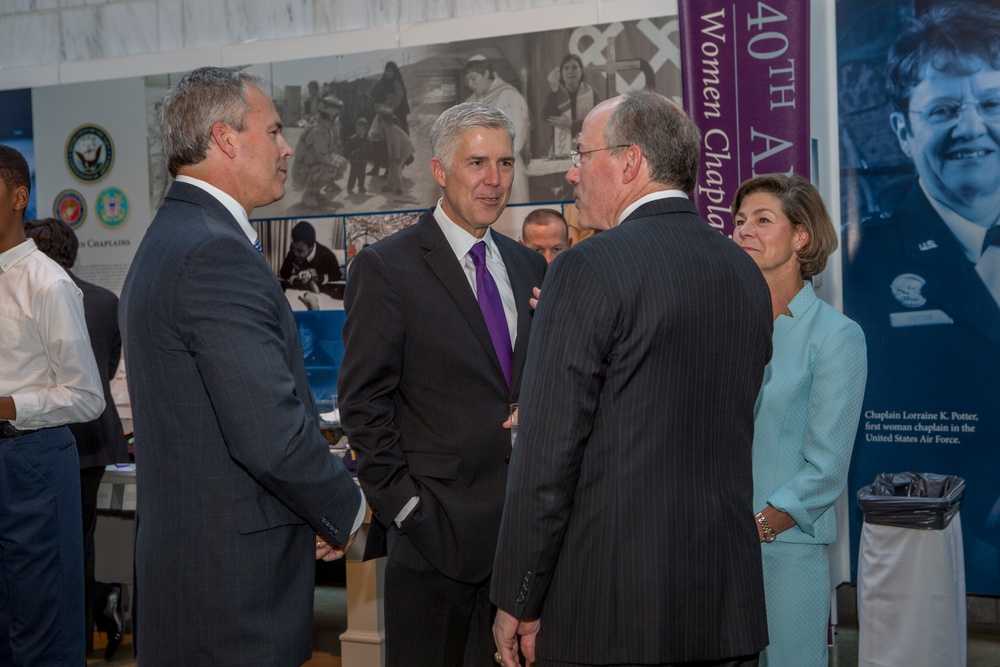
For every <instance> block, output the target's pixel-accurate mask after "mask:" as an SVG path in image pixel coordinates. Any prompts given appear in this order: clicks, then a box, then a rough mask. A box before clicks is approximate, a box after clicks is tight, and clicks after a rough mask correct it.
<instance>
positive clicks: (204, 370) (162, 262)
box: [120, 68, 364, 667]
mask: <svg viewBox="0 0 1000 667" xmlns="http://www.w3.org/2000/svg"><path fill="white" fill-rule="evenodd" d="M262 85H263V82H262V81H261V80H259V79H258V78H257V77H254V76H252V75H250V74H248V73H246V72H235V71H229V70H224V69H219V68H202V69H199V70H196V71H194V72H192V73H191V74H189V75H187V76H185V77H184V78H183V79H181V80H180V81H179V82H178V83H177V84H175V85H174V86H173V87H172V88H171V90H170V91H169V92H168V93H167V96H166V99H165V100H164V102H163V108H162V111H161V123H160V124H161V128H162V133H163V141H164V147H165V151H166V155H167V167H168V169H169V170H170V173H171V175H173V176H176V180H175V181H174V183H173V185H172V186H171V188H170V190H169V192H168V193H167V196H166V199H164V202H163V205H162V206H161V207H160V209H159V211H158V212H157V214H156V217H155V218H154V219H153V222H152V224H151V225H150V227H149V230H148V232H147V233H146V236H145V238H143V241H142V243H141V244H140V246H139V249H138V252H137V253H136V255H135V259H134V261H133V263H132V268H131V269H130V271H129V275H128V277H127V278H126V281H125V286H124V288H123V290H122V298H121V307H120V320H121V330H122V339H123V341H124V346H125V361H126V371H127V377H128V384H129V392H130V394H131V397H132V408H133V420H134V425H135V436H136V445H135V449H136V452H135V455H136V468H137V486H138V488H137V490H138V498H137V504H136V534H135V540H136V545H135V572H136V604H135V608H136V631H135V641H136V649H137V657H138V660H139V662H140V663H141V664H142V665H143V666H144V667H156V666H157V665H170V666H174V665H186V666H192V667H193V666H195V665H202V666H205V667H208V666H209V665H211V666H213V667H218V666H220V665H233V666H236V665H239V666H240V667H248V666H258V667H275V666H288V667H291V666H292V665H301V664H302V663H303V662H305V661H306V660H308V659H309V658H310V657H311V655H312V613H313V589H314V579H315V568H314V566H313V565H312V563H311V559H312V557H313V555H314V554H315V555H316V557H324V558H332V557H339V556H341V555H343V551H344V549H346V547H347V546H348V545H349V544H350V541H351V539H353V535H354V534H355V532H356V531H357V529H358V528H359V526H360V524H361V521H362V520H363V518H364V512H363V508H362V503H361V494H360V492H359V490H358V489H357V487H356V485H355V484H354V482H353V480H352V479H351V477H350V475H349V474H348V473H347V471H346V469H345V468H344V466H343V464H342V463H341V461H340V460H339V459H336V458H335V457H333V456H332V455H331V454H330V451H329V448H328V446H327V443H326V442H325V440H324V439H323V437H322V436H321V434H320V431H319V427H318V416H317V414H316V406H315V405H314V403H313V399H312V393H311V392H310V391H309V383H308V380H307V378H306V370H305V365H304V361H303V355H302V347H301V345H300V344H299V337H298V328H297V327H296V324H295V318H294V317H293V316H292V311H291V309H290V308H289V305H288V301H287V300H286V299H285V296H284V294H283V292H282V290H281V287H280V286H279V285H278V281H277V280H276V279H275V277H274V274H273V272H272V271H271V269H270V268H269V267H268V265H267V262H266V261H265V260H264V258H263V256H262V255H261V253H260V252H259V242H258V240H257V235H256V233H254V231H253V228H252V227H251V226H250V224H249V222H248V216H249V213H250V211H251V210H252V209H254V208H255V207H257V206H265V205H267V204H270V203H271V202H274V201H276V200H278V199H280V198H281V197H282V196H283V195H284V192H285V187H284V181H285V178H286V175H287V159H288V158H289V157H291V155H292V150H291V149H290V148H289V146H288V144H287V143H286V142H285V140H284V138H283V137H282V135H281V120H280V118H279V117H278V114H277V112H276V111H275V108H274V104H273V103H272V102H271V100H270V99H269V98H268V96H267V95H266V94H265V93H264V91H263V90H262V88H261V86H262ZM255 246H257V247H256V248H255ZM317 534H318V537H317Z"/></svg>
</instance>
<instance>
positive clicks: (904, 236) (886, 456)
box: [837, 0, 1000, 595]
mask: <svg viewBox="0 0 1000 667" xmlns="http://www.w3.org/2000/svg"><path fill="white" fill-rule="evenodd" d="M837 14H838V15H837V44H838V78H839V81H838V98H839V113H840V132H841V161H842V162H841V164H842V173H841V196H842V202H841V204H842V210H843V211H844V216H845V217H844V220H843V222H844V236H843V257H844V310H845V313H846V314H847V315H848V316H849V317H851V318H852V319H854V320H856V321H857V322H858V323H860V324H861V326H862V327H863V328H864V330H865V335H866V337H867V340H868V359H869V361H868V363H869V370H868V386H867V393H866V395H865V402H864V408H863V412H862V418H861V423H860V426H859V428H858V436H857V441H856V445H855V454H854V463H853V467H852V471H851V477H850V480H849V487H848V488H849V492H850V494H851V503H852V507H853V512H852V515H851V538H852V540H851V544H852V549H851V551H852V563H853V568H852V572H853V574H854V576H856V574H857V569H856V568H857V547H858V539H859V535H860V530H861V524H862V517H861V513H860V511H859V510H858V509H857V507H856V505H855V502H854V498H855V494H856V493H857V491H858V489H859V488H861V487H863V486H865V485H867V484H870V483H871V482H872V481H873V480H874V478H875V476H876V475H877V474H879V473H883V472H888V473H894V472H903V471H912V472H917V473H938V474H944V475H956V476H958V477H961V478H963V479H965V481H966V491H965V496H964V500H963V501H962V505H961V516H962V529H963V533H964V547H965V570H966V576H967V589H968V591H969V592H970V593H980V594H989V595H997V594H998V593H1000V578H998V562H1000V561H998V553H1000V483H998V481H997V473H996V471H997V470H998V469H1000V448H998V447H997V444H998V442H1000V411H998V410H997V409H996V405H997V399H996V396H997V381H998V379H1000V247H998V246H992V245H990V243H989V242H988V241H989V238H990V234H991V233H990V232H989V231H988V230H989V229H990V228H991V227H993V228H994V229H996V223H997V219H998V217H1000V92H998V91H1000V62H997V61H996V53H997V45H998V44H1000V2H962V3H944V2H928V1H926V0H924V1H920V0H918V1H916V2H915V1H914V0H896V1H890V2H880V3H872V2H869V1H868V0H841V1H840V2H838V3H837Z"/></svg>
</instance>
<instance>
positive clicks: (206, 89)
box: [160, 67, 265, 176]
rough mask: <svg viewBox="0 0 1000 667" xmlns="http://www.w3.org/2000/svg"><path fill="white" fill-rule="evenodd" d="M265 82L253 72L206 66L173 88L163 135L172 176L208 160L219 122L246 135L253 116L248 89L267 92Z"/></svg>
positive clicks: (163, 114)
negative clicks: (248, 120) (247, 123)
mask: <svg viewBox="0 0 1000 667" xmlns="http://www.w3.org/2000/svg"><path fill="white" fill-rule="evenodd" d="M264 83H265V82H264V79H263V78H262V77H259V76H257V75H256V74H250V73H249V72H244V71H240V70H232V69H226V68H223V67H202V68H200V69H196V70H194V71H193V72H191V73H190V74H187V75H186V76H184V77H183V78H182V79H181V80H180V81H178V82H177V83H175V84H174V85H173V86H171V88H170V90H168V91H167V95H166V97H164V98H163V106H162V107H161V108H160V134H161V136H162V137H163V150H164V152H165V153H166V156H167V169H168V170H169V171H170V175H171V176H176V175H177V172H178V171H180V169H181V168H182V167H187V166H190V165H194V164H198V163H200V162H202V161H203V160H204V159H205V156H206V155H207V153H208V146H209V141H210V139H211V137H212V126H213V125H215V124H216V123H225V124H226V125H228V126H229V127H231V128H233V129H234V130H236V131H237V132H242V131H243V128H244V124H245V123H246V119H247V115H248V114H249V113H250V104H249V103H248V102H247V86H248V85H252V86H256V87H258V88H260V89H261V90H263V88H264Z"/></svg>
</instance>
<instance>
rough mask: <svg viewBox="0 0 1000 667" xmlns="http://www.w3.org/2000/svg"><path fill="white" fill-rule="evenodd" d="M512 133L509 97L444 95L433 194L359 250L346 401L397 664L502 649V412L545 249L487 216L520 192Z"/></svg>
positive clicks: (443, 661) (434, 144)
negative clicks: (505, 101)
mask: <svg viewBox="0 0 1000 667" xmlns="http://www.w3.org/2000/svg"><path fill="white" fill-rule="evenodd" d="M513 141H514V126H513V123H512V122H511V121H510V119H509V118H507V116H506V115H505V114H504V113H503V112H502V111H500V110H499V109H496V108H494V107H490V106H487V105H484V104H479V103H466V104H459V105H457V106H454V107H452V108H451V109H448V110H446V111H445V112H444V113H443V114H441V116H439V117H438V119H437V120H436V121H435V123H434V125H433V127H432V128H431V151H432V154H433V156H434V157H433V158H432V159H431V165H430V166H431V172H432V173H433V175H434V179H435V180H436V181H437V183H438V185H440V186H441V190H442V197H441V199H440V200H438V204H437V206H436V207H435V208H432V209H431V210H429V211H427V212H426V213H425V214H424V215H423V217H422V218H421V219H420V220H419V221H418V222H417V223H416V224H414V225H413V226H411V227H408V228H406V229H404V230H402V231H400V232H398V233H396V234H394V235H392V236H390V237H388V238H386V239H384V240H382V241H379V242H378V243H376V244H374V245H372V246H370V247H368V248H365V249H364V250H362V251H361V252H359V253H358V254H357V256H356V257H355V258H354V260H353V261H352V262H351V273H350V280H349V281H348V283H347V292H346V296H345V300H344V306H345V309H346V311H347V321H346V323H345V324H344V348H345V349H344V363H343V365H342V366H341V369H340V392H339V395H340V410H341V418H342V420H343V423H344V428H345V429H346V431H347V435H348V437H349V438H350V442H351V447H353V448H355V449H356V450H357V451H358V454H359V461H358V479H359V480H360V481H361V486H362V488H363V489H364V491H365V496H366V498H367V499H368V501H369V503H370V504H371V507H372V515H373V521H372V525H371V530H370V531H369V534H368V545H367V548H366V556H369V555H372V556H381V555H385V554H386V553H387V554H388V562H387V563H386V567H385V628H386V664H387V665H388V667H458V666H460V665H463V664H464V665H468V666H470V667H481V666H482V665H483V664H484V663H485V664H490V662H491V661H492V655H493V641H492V637H491V636H490V625H491V623H492V620H493V609H492V608H491V605H490V601H489V598H488V593H489V582H490V573H491V571H492V569H493V554H494V551H495V546H496V539H497V530H498V528H499V525H500V512H501V509H502V507H503V498H504V485H505V484H506V481H507V457H508V456H509V455H510V433H509V432H508V431H507V430H506V429H504V428H503V423H504V422H505V420H506V419H507V415H508V411H509V404H510V402H511V401H516V400H517V395H518V388H519V387H520V384H521V368H522V367H523V365H524V357H525V353H526V351H527V347H528V333H529V329H530V326H531V312H530V310H529V306H528V300H529V298H530V297H531V289H532V287H535V286H537V285H540V284H541V281H542V277H543V276H544V273H545V260H544V259H543V258H542V256H541V255H539V254H538V253H536V252H534V251H532V250H529V249H528V248H526V247H525V246H523V245H521V244H519V243H517V242H516V241H514V240H513V239H510V238H507V237H506V236H504V235H502V234H497V233H495V232H493V231H492V230H491V229H490V226H491V225H492V224H493V223H494V222H495V221H496V219H497V218H498V217H499V216H500V213H501V212H502V211H503V209H504V206H506V204H507V199H508V198H509V196H510V190H511V183H512V181H513V179H514V169H515V168H516V165H515V161H514V148H513ZM477 254H478V257H476V255H477ZM483 260H485V262H484V263H483ZM491 295H492V297H495V299H496V301H495V305H496V307H497V308H498V309H499V311H500V312H499V313H497V312H496V311H494V310H492V309H490V308H489V304H490V302H491V300H492V299H491V298H490V297H491ZM487 312H490V313H493V314H494V315H498V316H499V317H498V318H496V319H493V318H492V317H488V316H487V314H486V313H487ZM491 322H492V323H493V324H494V326H492V327H491V326H490V323H491Z"/></svg>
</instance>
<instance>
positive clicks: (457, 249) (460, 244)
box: [434, 197, 498, 262]
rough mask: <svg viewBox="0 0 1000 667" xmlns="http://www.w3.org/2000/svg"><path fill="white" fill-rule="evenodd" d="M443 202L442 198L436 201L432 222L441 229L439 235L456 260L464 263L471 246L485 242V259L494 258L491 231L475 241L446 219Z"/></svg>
mask: <svg viewBox="0 0 1000 667" xmlns="http://www.w3.org/2000/svg"><path fill="white" fill-rule="evenodd" d="M443 200H444V198H443V197H442V198H441V199H438V203H437V206H436V207H434V221H435V222H437V224H438V227H440V228H441V233H443V234H444V237H445V239H447V241H448V245H450V246H451V250H452V252H454V253H455V257H457V258H458V261H460V262H464V261H465V256H466V255H468V254H469V251H470V250H472V246H473V245H475V244H476V243H478V242H479V241H485V242H486V256H487V257H496V256H497V255H496V253H497V252H498V251H497V247H496V242H495V241H494V240H493V235H492V234H493V230H492V229H487V230H486V234H485V235H484V236H483V238H482V239H477V238H476V237H475V236H473V235H472V234H470V233H469V232H467V231H465V230H464V229H462V228H461V227H459V226H458V223H456V222H455V221H454V220H452V219H451V218H449V217H448V214H447V213H445V212H444V207H443V206H441V202H442V201H443Z"/></svg>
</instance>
